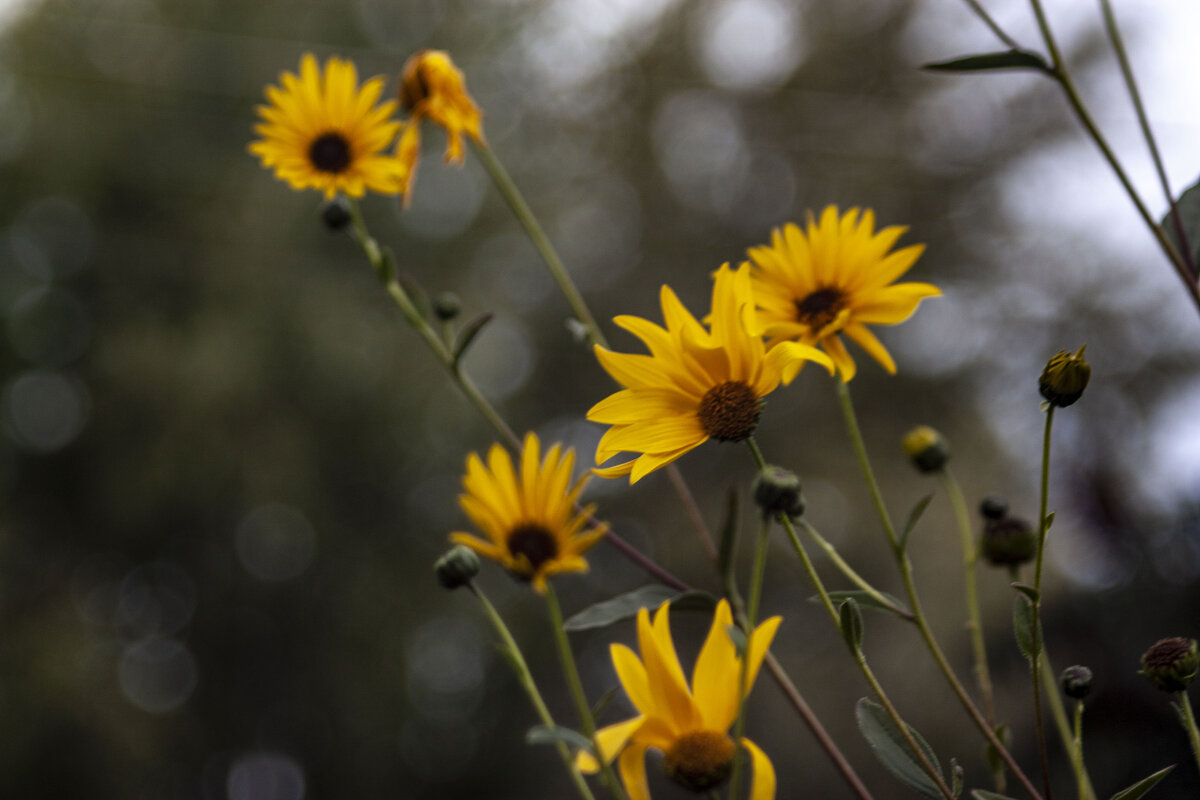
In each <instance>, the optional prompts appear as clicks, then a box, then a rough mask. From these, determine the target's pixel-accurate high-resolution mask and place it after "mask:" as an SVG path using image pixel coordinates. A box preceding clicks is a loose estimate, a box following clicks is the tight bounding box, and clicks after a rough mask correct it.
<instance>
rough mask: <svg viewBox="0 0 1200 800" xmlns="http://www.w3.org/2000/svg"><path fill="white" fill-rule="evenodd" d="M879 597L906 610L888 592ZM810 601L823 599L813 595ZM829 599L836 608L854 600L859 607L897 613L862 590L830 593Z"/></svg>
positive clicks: (815, 601) (842, 590) (843, 590)
mask: <svg viewBox="0 0 1200 800" xmlns="http://www.w3.org/2000/svg"><path fill="white" fill-rule="evenodd" d="M879 595H880V596H881V597H883V598H884V599H885V600H887V601H888V602H889V603H895V604H896V608H904V606H903V605H902V604H901V603H900V600H899V599H897V598H895V597H893V596H892V595H890V594H888V593H887V592H880V593H879ZM808 599H809V600H811V601H812V602H814V603H819V602H821V598H820V596H818V595H813V596H812V597H810V598H808ZM829 599H830V600H831V601H832V602H833V604H834V605H835V606H837V605H840V604H841V603H844V602H845V601H846V600H853V601H854V602H856V603H858V604H859V606H861V607H863V608H876V609H879V610H881V611H890V612H891V613H893V614H895V613H896V611H895V609H893V608H889V607H888V606H886V605H885V604H883V603H881V602H879V601H878V600H876V599H875V597H874V596H872V595H870V594H868V593H867V592H865V591H863V590H862V589H839V590H838V591H836V592H830V593H829Z"/></svg>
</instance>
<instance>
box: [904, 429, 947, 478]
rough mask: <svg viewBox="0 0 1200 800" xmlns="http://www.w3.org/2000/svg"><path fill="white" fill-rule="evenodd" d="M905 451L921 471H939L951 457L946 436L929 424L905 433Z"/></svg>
mask: <svg viewBox="0 0 1200 800" xmlns="http://www.w3.org/2000/svg"><path fill="white" fill-rule="evenodd" d="M904 452H905V453H907V454H908V458H909V460H910V461H912V463H913V466H915V467H916V468H917V469H918V470H920V471H921V472H937V471H939V470H940V469H941V468H942V467H944V466H946V462H947V461H948V460H949V459H950V445H948V444H947V443H946V438H945V437H944V436H942V435H941V434H940V433H938V432H937V431H935V430H934V429H933V428H931V427H929V426H928V425H918V426H917V427H915V428H913V429H912V430H911V431H909V432H908V433H906V434H905V435H904Z"/></svg>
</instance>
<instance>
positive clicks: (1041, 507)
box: [1018, 403, 1056, 800]
mask: <svg viewBox="0 0 1200 800" xmlns="http://www.w3.org/2000/svg"><path fill="white" fill-rule="evenodd" d="M1055 408H1056V406H1055V405H1054V404H1053V403H1051V404H1049V405H1048V407H1047V408H1046V427H1045V429H1044V431H1043V432H1042V481H1041V500H1040V501H1039V503H1038V538H1037V559H1036V560H1035V562H1034V568H1033V588H1034V599H1033V614H1032V615H1031V616H1032V621H1031V624H1030V633H1029V637H1030V642H1029V647H1030V649H1031V650H1032V651H1033V657H1032V658H1030V659H1029V669H1030V673H1031V677H1032V680H1033V714H1034V724H1035V727H1036V729H1037V737H1038V750H1039V751H1040V755H1041V760H1042V782H1043V784H1044V786H1045V789H1046V798H1047V800H1049V798H1050V758H1049V755H1048V754H1047V747H1046V725H1045V721H1044V720H1043V718H1042V688H1041V683H1040V681H1039V680H1038V670H1039V669H1041V665H1042V659H1041V652H1042V647H1041V643H1042V630H1041V629H1042V564H1043V563H1044V561H1045V555H1046V533H1047V532H1048V527H1047V525H1046V508H1047V505H1048V503H1049V495H1050V432H1051V430H1052V429H1053V427H1054V409H1055ZM1018 602H1020V601H1018Z"/></svg>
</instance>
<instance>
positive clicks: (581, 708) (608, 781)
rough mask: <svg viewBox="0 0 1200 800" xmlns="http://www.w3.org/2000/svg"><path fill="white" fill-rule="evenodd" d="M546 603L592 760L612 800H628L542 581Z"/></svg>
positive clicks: (553, 596) (558, 610)
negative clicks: (604, 748) (606, 753)
mask: <svg viewBox="0 0 1200 800" xmlns="http://www.w3.org/2000/svg"><path fill="white" fill-rule="evenodd" d="M546 607H547V608H548V609H549V610H550V627H552V628H553V629H554V643H555V645H557V647H558V658H559V661H560V662H561V663H562V668H563V674H564V675H566V678H567V687H568V688H569V689H570V691H571V699H572V700H573V701H574V702H575V709H576V710H577V711H578V712H579V725H580V727H582V728H583V735H584V736H586V737H587V738H589V739H591V740H592V749H593V750H594V751H595V755H596V761H597V762H599V764H600V774H601V777H602V779H603V782H604V784H605V786H607V787H608V790H609V792H610V793H611V794H612V796H613V797H614V798H616V800H628V797H627V796H626V794H625V790H624V789H622V788H621V782H620V781H618V780H617V776H616V775H615V774H614V773H613V771H612V765H611V764H610V763H609V762H608V760H607V759H605V758H604V754H603V753H601V752H600V741H599V740H598V739H597V738H596V720H594V719H593V718H592V708H591V706H590V705H588V700H587V694H586V693H585V692H584V690H583V681H582V680H580V678H579V668H578V667H576V665H575V656H574V655H573V654H572V653H571V643H570V642H569V641H567V630H566V628H564V627H563V615H562V607H561V606H560V605H559V604H558V594H557V593H556V592H555V591H554V585H553V584H551V583H547V584H546Z"/></svg>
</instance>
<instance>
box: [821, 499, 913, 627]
mask: <svg viewBox="0 0 1200 800" xmlns="http://www.w3.org/2000/svg"><path fill="white" fill-rule="evenodd" d="M800 527H802V528H804V532H805V533H807V534H808V538H810V539H812V540H813V542H815V543H816V545H817V546H818V547H820V548H821V549H822V550H823V551H824V552H825V555H826V556H827V557H828V558H829V560H830V561H832V562H833V565H834V566H835V567H837V568H838V570H839V571H840V572H841V573H842V574H843V575H845V576H846V577H847V578H848V579H849V580H850V582H851V583H853V584H854V585H855V586H857V587H858V588H859V589H862V590H863V592H865V593H866V594H867V595H869V596H870V597H871V599H872V600H874V601H875V602H876V603H878V604H879V605H880V606H882V607H884V608H886V609H888V610H889V611H891V612H892V613H894V614H895V615H896V616H898V617H900V618H902V619H906V620H908V621H909V622H912V619H913V615H912V612H911V611H909V610H908V609H907V608H904V607H903V606H899V605H897V604H896V603H894V602H892V601H891V600H890V599H888V597H887V596H886V595H884V594H883V593H882V592H880V591H879V590H878V589H876V588H875V587H874V586H872V585H871V584H870V583H869V582H868V581H867V579H866V578H863V577H862V576H861V575H859V574H858V573H857V572H856V571H855V570H854V568H853V567H851V566H850V565H849V564H847V563H846V561H845V560H844V559H843V558H842V556H841V554H840V553H838V551H837V549H836V548H835V547H834V546H833V543H832V542H830V541H829V540H828V539H826V538H825V537H824V536H822V535H821V532H820V531H818V530H817V529H816V528H814V527H813V526H812V524H811V523H810V522H809V521H808V520H807V519H804V518H801V519H800Z"/></svg>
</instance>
